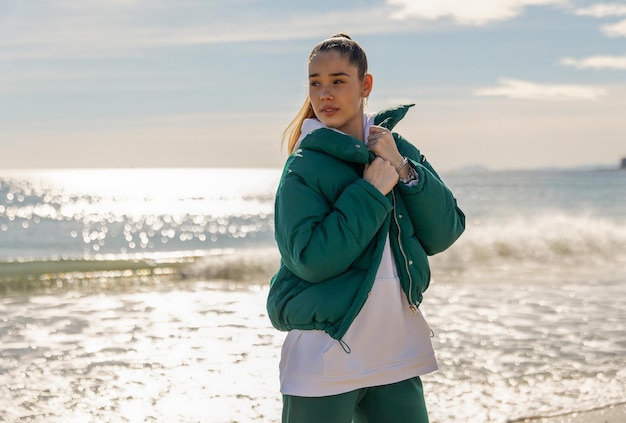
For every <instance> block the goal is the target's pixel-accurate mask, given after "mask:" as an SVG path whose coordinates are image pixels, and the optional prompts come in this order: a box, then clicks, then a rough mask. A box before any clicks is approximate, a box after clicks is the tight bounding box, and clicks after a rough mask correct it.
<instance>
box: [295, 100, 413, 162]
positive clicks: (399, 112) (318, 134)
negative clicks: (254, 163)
mask: <svg viewBox="0 0 626 423" xmlns="http://www.w3.org/2000/svg"><path fill="white" fill-rule="evenodd" d="M412 106H414V105H413V104H408V105H402V106H397V107H392V108H389V109H385V110H383V111H381V112H379V113H377V114H376V115H375V116H374V125H379V126H382V127H384V128H387V129H389V130H392V129H393V128H394V127H395V126H396V124H397V123H398V122H400V120H402V118H403V117H404V116H405V115H406V113H407V111H408V110H409V108H410V107H412ZM364 121H367V119H364ZM301 149H305V150H313V151H320V152H322V153H326V154H329V155H331V156H334V157H337V158H339V159H341V160H344V161H348V162H354V163H361V164H365V163H369V162H370V161H371V160H373V158H374V155H373V153H372V152H370V151H369V150H368V149H367V146H366V145H365V143H364V142H363V141H361V140H358V139H356V138H354V137H351V136H350V135H347V134H344V133H343V132H340V131H337V130H334V129H331V128H327V127H325V126H322V127H320V128H318V129H314V130H312V131H311V132H309V133H308V134H307V135H305V136H304V138H303V139H302V140H301V141H300V145H299V148H298V149H297V150H296V152H298V151H299V150H301Z"/></svg>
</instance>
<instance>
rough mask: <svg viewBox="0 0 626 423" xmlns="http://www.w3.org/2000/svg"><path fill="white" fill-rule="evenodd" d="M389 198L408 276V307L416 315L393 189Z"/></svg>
mask: <svg viewBox="0 0 626 423" xmlns="http://www.w3.org/2000/svg"><path fill="white" fill-rule="evenodd" d="M391 198H392V200H393V219H394V221H395V222H396V226H397V228H398V246H399V247H400V253H402V258H403V259H404V269H405V270H406V274H407V276H408V278H409V289H408V291H409V292H408V300H409V308H410V309H411V311H412V312H413V315H414V316H417V308H418V306H417V305H416V304H415V302H414V301H413V278H412V277H411V272H410V271H409V260H408V258H407V256H406V254H405V252H404V247H403V246H402V240H401V234H402V228H401V227H400V222H399V221H398V213H397V209H396V194H395V192H394V191H393V190H391Z"/></svg>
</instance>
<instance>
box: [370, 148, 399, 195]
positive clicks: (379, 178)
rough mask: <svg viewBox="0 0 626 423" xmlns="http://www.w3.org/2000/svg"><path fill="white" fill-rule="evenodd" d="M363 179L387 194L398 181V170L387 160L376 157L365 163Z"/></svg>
mask: <svg viewBox="0 0 626 423" xmlns="http://www.w3.org/2000/svg"><path fill="white" fill-rule="evenodd" d="M363 179H365V180H366V181H367V182H369V183H370V184H372V185H374V186H375V187H376V188H378V190H379V191H380V192H381V193H382V194H383V195H387V194H389V192H390V191H391V190H392V189H393V187H394V186H395V185H396V184H397V183H398V172H396V168H395V167H393V165H392V164H391V163H389V162H388V161H387V160H384V159H383V158H381V157H376V158H375V159H374V161H372V162H371V163H370V164H366V165H365V169H364V170H363Z"/></svg>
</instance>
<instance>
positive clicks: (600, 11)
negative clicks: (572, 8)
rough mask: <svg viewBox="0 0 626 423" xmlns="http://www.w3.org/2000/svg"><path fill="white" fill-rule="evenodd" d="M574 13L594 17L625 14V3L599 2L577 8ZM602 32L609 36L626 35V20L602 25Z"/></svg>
mask: <svg viewBox="0 0 626 423" xmlns="http://www.w3.org/2000/svg"><path fill="white" fill-rule="evenodd" d="M575 13H576V15H579V16H591V17H594V18H607V17H615V16H626V4H618V3H600V4H595V5H593V6H590V7H587V8H584V9H578V10H576V12H575ZM602 32H604V34H605V35H607V36H609V37H626V20H622V21H620V22H617V23H614V24H610V25H604V26H603V27H602Z"/></svg>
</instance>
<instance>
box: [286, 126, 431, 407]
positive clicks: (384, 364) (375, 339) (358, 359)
mask: <svg viewBox="0 0 626 423" xmlns="http://www.w3.org/2000/svg"><path fill="white" fill-rule="evenodd" d="M373 120H374V117H373V115H364V117H363V126H364V129H365V132H364V134H365V140H364V142H365V143H367V134H368V133H369V128H370V127H371V126H372V124H373ZM323 127H324V125H323V124H322V123H321V122H320V121H319V120H317V119H306V120H305V121H304V122H303V124H302V134H301V136H300V139H299V140H298V143H297V144H296V148H297V147H298V145H299V144H300V141H302V139H303V138H304V137H305V136H306V135H307V134H309V133H310V132H311V131H313V130H315V129H319V128H323ZM343 342H344V344H345V345H346V347H344V346H342V345H341V344H340V343H339V342H338V341H336V340H334V339H333V338H331V337H330V336H329V335H328V334H326V333H325V332H323V331H318V330H306V331H303V330H291V331H290V332H289V333H288V334H287V337H286V338H285V342H284V343H283V347H282V352H281V360H280V385H281V387H280V391H281V393H283V394H286V395H297V396H305V397H320V396H327V395H336V394H341V393H344V392H349V391H353V390H355V389H359V388H364V387H369V386H379V385H386V384H390V383H395V382H400V381H402V380H406V379H409V378H412V377H415V376H419V375H423V374H426V373H430V372H433V371H435V370H437V368H438V367H437V361H436V359H435V353H434V350H433V347H432V343H431V341H430V328H429V327H428V324H427V323H426V320H425V319H424V317H423V315H422V313H421V312H420V311H418V313H417V314H416V315H414V314H413V312H412V311H411V309H410V308H409V303H408V301H407V299H406V295H405V294H404V291H403V290H402V288H401V286H400V280H399V278H398V272H397V270H396V266H395V263H394V260H393V257H392V253H391V247H390V243H389V235H387V240H386V242H385V248H384V250H383V256H382V260H381V263H380V266H379V268H378V272H377V274H376V279H375V281H374V285H373V287H372V290H371V291H370V293H369V297H368V299H367V301H366V302H365V305H364V306H363V308H362V309H361V311H360V312H359V314H358V315H357V316H356V318H355V319H354V321H353V322H352V325H351V326H350V328H349V329H348V331H347V332H346V335H345V336H344V337H343ZM346 351H350V352H349V353H348V352H346Z"/></svg>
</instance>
